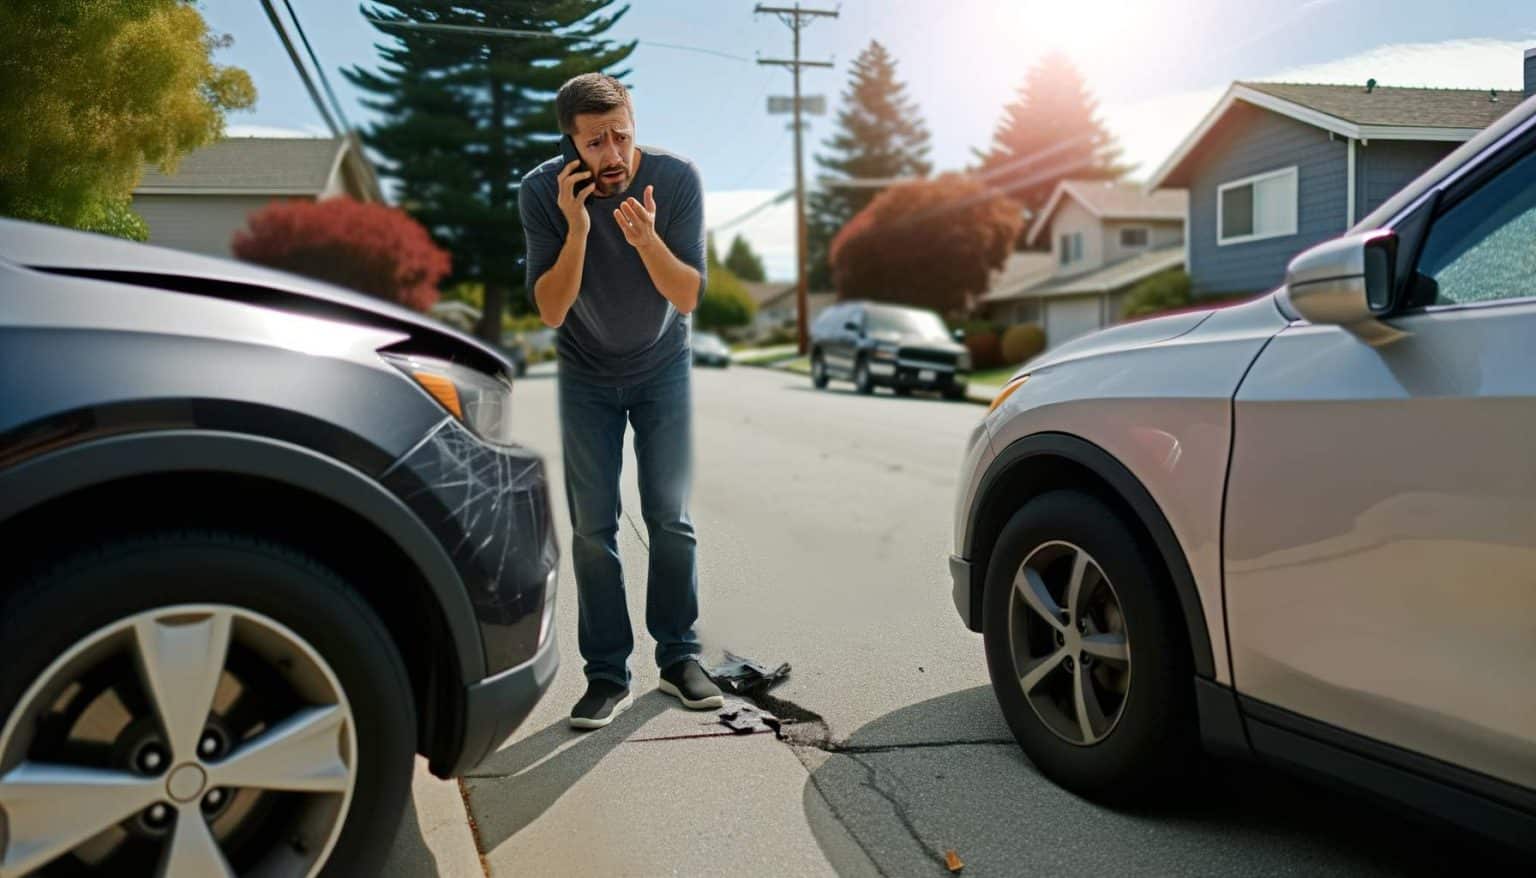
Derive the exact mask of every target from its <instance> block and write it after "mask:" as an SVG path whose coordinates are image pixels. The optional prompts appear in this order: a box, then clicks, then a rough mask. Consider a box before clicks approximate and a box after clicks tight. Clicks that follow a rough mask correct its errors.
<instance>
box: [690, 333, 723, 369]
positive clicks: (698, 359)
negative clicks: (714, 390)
mask: <svg viewBox="0 0 1536 878" xmlns="http://www.w3.org/2000/svg"><path fill="white" fill-rule="evenodd" d="M693 364H694V365H695V366H718V367H720V368H721V369H725V368H727V367H729V366H730V365H731V349H730V347H729V346H727V345H726V343H725V340H724V339H722V338H720V336H718V335H715V334H714V333H713V332H694V333H693Z"/></svg>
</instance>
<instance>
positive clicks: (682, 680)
mask: <svg viewBox="0 0 1536 878" xmlns="http://www.w3.org/2000/svg"><path fill="white" fill-rule="evenodd" d="M657 688H659V689H661V691H663V692H665V693H667V694H668V695H671V696H673V697H674V698H676V699H677V700H679V701H681V702H682V703H683V706H684V707H686V708H688V709H689V710H714V709H715V708H717V707H724V706H725V696H723V695H721V694H720V687H719V686H716V685H715V684H714V683H713V682H711V681H710V679H709V675H708V674H706V673H704V669H703V668H701V667H699V663H698V662H696V661H694V660H692V659H689V660H687V661H681V662H678V663H677V664H675V665H673V666H671V667H670V668H667V669H665V670H663V671H662V672H661V685H660V686H658V687H657Z"/></svg>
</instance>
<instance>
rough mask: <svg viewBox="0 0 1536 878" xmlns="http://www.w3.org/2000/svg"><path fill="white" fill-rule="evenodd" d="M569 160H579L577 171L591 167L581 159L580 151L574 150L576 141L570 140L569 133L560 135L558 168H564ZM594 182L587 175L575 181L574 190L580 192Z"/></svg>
mask: <svg viewBox="0 0 1536 878" xmlns="http://www.w3.org/2000/svg"><path fill="white" fill-rule="evenodd" d="M571 162H581V164H580V165H579V166H578V167H577V170H578V171H590V170H591V168H588V167H587V163H586V162H584V161H582V160H581V153H579V152H577V151H576V141H574V140H572V139H571V135H569V134H566V135H562V136H561V138H560V169H561V170H564V169H565V166H566V165H569V164H570V163H571ZM595 182H596V181H595V180H593V179H592V178H591V177H587V178H586V179H585V180H578V181H577V182H576V189H575V191H576V192H577V193H580V192H581V190H583V189H585V188H587V187H588V186H591V185H592V184H593V183H595Z"/></svg>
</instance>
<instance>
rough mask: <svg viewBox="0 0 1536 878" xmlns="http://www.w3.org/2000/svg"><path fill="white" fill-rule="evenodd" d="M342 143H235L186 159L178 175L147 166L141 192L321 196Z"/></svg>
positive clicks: (299, 139) (264, 139)
mask: <svg viewBox="0 0 1536 878" xmlns="http://www.w3.org/2000/svg"><path fill="white" fill-rule="evenodd" d="M344 143H345V141H343V140H341V139H340V138H329V137H231V138H228V139H225V140H221V141H219V142H217V143H214V144H211V145H209V146H206V147H204V148H202V149H199V150H196V151H194V152H192V153H190V154H188V155H187V156H186V157H185V158H183V159H182V160H181V164H180V165H179V166H178V167H177V168H176V173H175V174H170V175H167V174H164V173H161V171H160V169H159V168H158V167H156V166H154V165H147V166H146V167H145V168H144V178H143V179H142V180H140V181H139V188H140V189H145V188H149V187H154V188H157V189H160V190H164V191H169V190H183V191H187V192H195V191H197V190H201V189H220V190H247V191H250V192H251V193H253V194H261V193H288V192H304V193H313V194H319V193H320V192H323V191H324V190H325V187H326V183H327V182H328V181H329V180H330V176H331V169H332V168H333V167H335V165H336V156H337V153H338V152H339V151H340V150H341V149H342V147H343V145H344Z"/></svg>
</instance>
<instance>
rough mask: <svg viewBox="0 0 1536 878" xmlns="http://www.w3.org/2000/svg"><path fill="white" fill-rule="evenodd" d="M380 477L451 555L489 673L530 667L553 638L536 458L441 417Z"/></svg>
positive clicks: (551, 531)
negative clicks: (473, 432)
mask: <svg viewBox="0 0 1536 878" xmlns="http://www.w3.org/2000/svg"><path fill="white" fill-rule="evenodd" d="M384 483H385V485H386V486H387V487H388V488H389V489H390V490H391V491H393V492H394V493H395V494H396V495H397V496H399V497H400V498H401V499H402V500H404V501H405V503H406V505H408V506H410V507H411V509H412V510H413V511H415V513H416V514H417V515H418V516H420V517H421V520H422V521H423V522H425V523H426V524H427V526H428V527H429V528H430V529H431V530H432V532H433V534H434V535H436V537H437V538H438V540H439V541H440V542H441V543H442V546H443V548H444V549H446V550H447V552H448V555H449V557H451V558H452V559H453V563H454V566H455V568H456V569H457V570H458V572H459V576H460V577H461V578H462V580H463V582H464V586H465V589H466V591H467V592H468V594H469V601H470V605H471V606H472V607H473V608H474V612H475V618H476V621H477V622H478V624H479V628H480V639H481V645H482V647H483V648H484V651H485V664H486V670H487V672H488V673H489V674H491V675H496V674H499V673H501V672H503V671H507V670H508V669H515V668H522V667H528V666H530V663H532V662H534V661H535V659H536V658H537V657H538V656H540V655H543V654H544V652H545V647H546V645H547V644H548V643H549V642H550V641H552V639H553V638H552V636H551V632H550V629H551V625H550V617H551V610H552V609H553V607H554V591H555V582H556V576H555V572H556V570H557V568H558V566H559V560H560V549H559V545H558V543H557V542H556V538H555V528H554V520H553V516H552V514H551V506H550V499H549V484H548V481H547V479H546V477H545V471H544V462H543V460H542V459H541V458H540V457H539V456H538V455H537V454H535V453H533V452H532V451H530V450H528V449H526V448H520V447H517V446H500V445H491V444H490V443H487V442H483V441H481V440H480V439H479V438H478V437H476V436H475V435H474V434H472V433H470V432H469V431H468V430H467V429H465V428H464V427H463V426H462V425H461V424H459V422H458V421H456V420H452V419H448V420H445V421H443V422H442V423H441V424H439V425H438V426H437V427H436V428H435V429H434V430H433V431H432V432H431V433H430V434H429V435H428V436H427V437H425V438H424V439H423V440H422V441H421V442H419V443H417V445H416V447H414V448H413V449H411V450H410V451H409V452H407V453H406V454H405V455H404V456H403V457H401V458H400V460H399V461H397V462H396V464H395V465H394V466H393V467H391V468H390V471H389V472H388V473H387V474H386V475H385V477H384Z"/></svg>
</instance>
